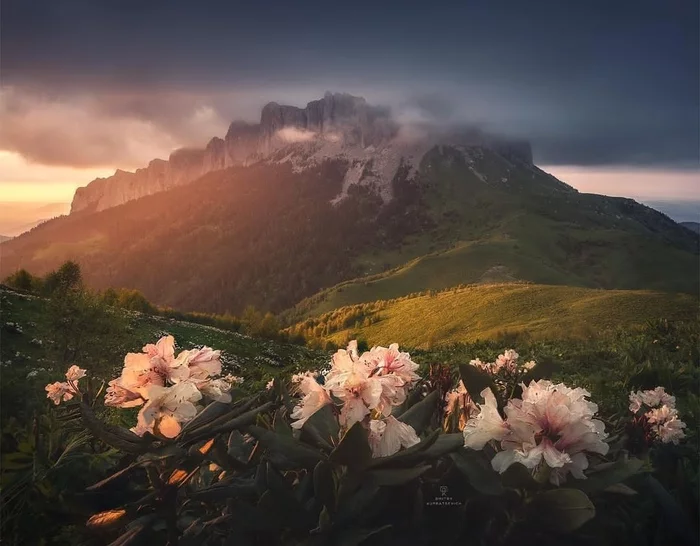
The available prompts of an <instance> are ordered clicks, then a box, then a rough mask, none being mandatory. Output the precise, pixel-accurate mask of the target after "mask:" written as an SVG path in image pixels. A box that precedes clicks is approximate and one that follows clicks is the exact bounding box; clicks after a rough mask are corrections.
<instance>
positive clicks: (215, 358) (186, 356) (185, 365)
mask: <svg viewBox="0 0 700 546" xmlns="http://www.w3.org/2000/svg"><path fill="white" fill-rule="evenodd" d="M170 367H171V368H174V369H176V370H179V371H178V372H176V373H174V374H173V379H174V382H177V381H182V380H184V379H187V378H188V377H192V378H193V379H198V380H202V379H207V378H209V377H212V376H215V375H219V374H220V373H221V351H214V350H213V349H211V348H210V347H202V348H201V349H192V350H191V351H182V352H181V353H180V354H179V355H178V356H177V359H175V361H174V362H173V365H171V366H170ZM185 370H186V372H185Z"/></svg>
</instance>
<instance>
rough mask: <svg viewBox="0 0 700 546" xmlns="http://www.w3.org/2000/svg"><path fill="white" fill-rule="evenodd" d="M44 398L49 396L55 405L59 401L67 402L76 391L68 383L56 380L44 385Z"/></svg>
mask: <svg viewBox="0 0 700 546" xmlns="http://www.w3.org/2000/svg"><path fill="white" fill-rule="evenodd" d="M44 390H45V391H46V398H49V399H50V400H51V401H52V402H53V403H54V404H56V405H57V406H58V405H59V404H60V403H61V402H68V400H70V399H72V398H73V395H74V394H75V393H76V391H75V389H73V387H72V386H71V385H69V384H68V383H65V382H63V383H61V382H59V381H56V382H55V383H51V384H50V385H46V388H45V389H44Z"/></svg>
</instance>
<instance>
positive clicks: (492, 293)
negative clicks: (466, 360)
mask: <svg viewBox="0 0 700 546" xmlns="http://www.w3.org/2000/svg"><path fill="white" fill-rule="evenodd" d="M341 311H342V310H341ZM375 313H378V315H379V317H380V320H379V321H378V322H376V323H374V324H371V325H368V326H364V327H361V328H359V329H355V328H349V329H346V330H342V331H340V332H335V333H333V334H331V335H329V336H328V339H331V340H333V341H335V342H336V343H339V344H342V343H343V342H344V341H345V340H346V339H347V337H348V336H350V335H353V336H354V335H359V336H361V337H363V338H365V339H366V340H367V341H368V343H369V344H370V345H372V344H375V343H385V342H386V340H392V341H396V342H398V343H400V344H403V345H407V346H410V347H428V346H429V345H431V344H432V343H435V342H440V343H450V342H471V341H474V340H477V339H493V338H497V337H499V336H503V335H504V334H514V333H527V334H528V335H529V336H531V337H532V338H533V339H571V338H583V337H587V336H589V335H591V334H599V333H603V332H605V331H609V330H613V329H616V328H620V327H621V328H630V327H633V326H636V325H641V324H644V323H645V322H646V321H648V320H654V319H660V318H666V319H672V320H693V319H694V318H695V317H696V313H697V299H696V298H694V297H693V296H690V295H686V294H666V293H660V292H651V291H623V290H595V289H588V288H578V287H566V286H542V285H529V284H507V285H483V286H470V287H466V288H461V289H454V290H450V291H445V292H441V293H438V294H436V295H434V296H429V295H421V296H417V297H411V298H402V299H398V300H393V301H390V302H388V303H387V304H386V305H384V306H382V308H381V309H378V310H377V311H375Z"/></svg>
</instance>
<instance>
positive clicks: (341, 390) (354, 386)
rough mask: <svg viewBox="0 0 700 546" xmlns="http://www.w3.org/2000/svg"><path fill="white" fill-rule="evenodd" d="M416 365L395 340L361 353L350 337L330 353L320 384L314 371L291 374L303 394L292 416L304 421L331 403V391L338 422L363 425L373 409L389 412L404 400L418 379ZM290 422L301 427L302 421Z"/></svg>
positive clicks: (383, 413)
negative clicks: (345, 343)
mask: <svg viewBox="0 0 700 546" xmlns="http://www.w3.org/2000/svg"><path fill="white" fill-rule="evenodd" d="M417 368H418V365H417V364H416V363H414V362H412V361H411V360H410V357H409V355H408V353H402V352H400V351H399V346H398V345H397V344H395V343H394V344H392V345H390V346H389V348H386V347H374V348H373V349H372V350H371V351H367V352H365V353H363V354H362V355H360V354H359V352H358V349H357V342H356V341H351V342H350V343H349V344H348V346H347V348H346V349H340V350H338V351H336V353H335V354H334V355H333V356H332V358H331V367H330V370H328V371H327V372H326V371H325V370H324V374H323V375H324V383H323V385H319V384H318V382H317V381H316V380H315V377H316V376H317V373H316V372H306V373H304V374H295V375H294V376H293V377H292V382H299V390H300V391H301V392H302V393H303V394H304V398H303V399H302V401H301V403H300V404H299V405H298V406H296V408H295V409H294V412H293V414H292V417H293V418H295V419H303V420H304V422H305V419H308V417H309V416H310V415H312V414H313V413H314V412H315V411H317V410H318V408H320V407H322V406H323V405H325V404H327V403H330V401H331V394H332V395H333V396H334V397H335V398H336V399H337V400H339V401H340V402H341V403H342V406H341V407H340V415H339V422H340V425H341V426H342V427H344V428H346V429H347V428H350V427H351V426H352V425H354V424H355V423H357V422H363V423H365V425H366V420H367V419H368V417H369V416H370V414H371V413H373V412H374V415H375V416H377V415H383V416H385V417H386V416H389V415H390V414H391V410H392V408H393V407H395V406H398V405H400V404H402V403H403V402H404V401H405V400H406V393H407V392H408V389H409V388H410V387H411V386H412V384H413V383H414V382H415V380H416V379H418V375H417V374H416V369H417ZM293 426H294V427H295V428H300V427H301V426H303V422H296V423H294V425H293Z"/></svg>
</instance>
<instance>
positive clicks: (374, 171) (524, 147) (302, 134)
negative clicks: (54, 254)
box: [71, 93, 532, 213]
mask: <svg viewBox="0 0 700 546" xmlns="http://www.w3.org/2000/svg"><path fill="white" fill-rule="evenodd" d="M402 129H403V128H402V127H399V125H398V124H397V123H395V122H394V121H393V120H392V118H391V115H390V112H389V110H388V109H384V108H380V107H375V106H371V105H369V104H367V102H366V101H365V99H364V98H362V97H355V96H352V95H349V94H346V93H326V94H325V96H324V97H323V98H322V99H319V100H315V101H312V102H310V103H308V104H307V105H306V107H305V108H298V107H295V106H286V105H281V104H278V103H276V102H271V103H268V104H267V105H265V107H264V108H263V109H262V112H261V115H260V123H257V124H251V123H245V122H241V121H236V122H233V123H232V124H231V126H230V127H229V129H228V132H227V133H226V136H225V137H224V138H223V139H222V138H218V137H215V138H212V139H211V140H210V141H209V143H208V144H207V146H206V147H205V148H204V149H191V148H190V149H180V150H176V151H175V152H173V153H172V154H171V155H170V157H169V158H168V160H167V161H164V160H161V159H155V160H153V161H151V162H150V163H149V165H148V166H147V167H145V168H143V169H138V170H136V172H134V173H130V172H126V171H122V170H117V172H115V173H114V175H112V176H111V177H109V178H98V179H96V180H93V181H92V182H90V183H89V184H88V185H87V186H86V187H83V188H78V190H77V191H76V192H75V196H74V197H73V202H72V204H71V213H78V212H94V211H100V210H104V209H107V208H110V207H114V206H117V205H120V204H122V203H125V202H127V201H130V200H132V199H138V198H140V197H144V196H146V195H150V194H153V193H157V192H161V191H164V190H167V189H170V188H172V187H175V186H180V185H183V184H188V183H190V182H193V181H194V180H196V179H197V178H199V177H200V176H202V175H204V174H206V173H209V172H212V171H217V170H222V169H226V168H228V167H232V166H247V165H250V164H253V163H256V162H260V161H267V162H291V163H292V166H293V168H294V169H304V168H306V167H308V166H309V165H311V164H314V163H317V162H319V161H323V160H325V159H328V158H344V159H347V160H348V164H349V167H348V172H347V175H346V181H345V182H346V183H345V187H344V191H343V194H341V195H339V196H338V198H339V199H340V198H342V197H343V195H344V193H345V191H346V190H347V187H349V186H350V185H351V184H355V183H365V184H372V185H374V186H376V187H378V189H379V191H380V194H381V195H382V197H383V198H384V199H385V200H388V199H391V181H392V179H393V178H394V175H395V174H396V172H397V170H398V168H399V166H400V165H401V164H402V163H403V164H407V165H408V166H409V167H410V168H416V167H417V166H418V164H419V163H420V160H421V158H422V157H423V155H424V154H425V153H426V152H427V151H428V150H429V149H430V148H431V147H433V146H435V145H437V144H449V143H461V144H469V145H475V144H479V145H485V146H489V147H491V148H493V149H494V150H496V151H497V152H498V153H499V154H501V155H503V157H505V158H506V159H509V160H511V159H512V160H517V161H524V162H526V163H530V164H531V163H532V151H531V149H530V144H529V143H527V142H516V141H512V140H509V139H497V138H494V137H487V136H486V135H482V134H479V133H476V132H473V131H472V132H467V133H455V132H445V131H438V132H430V131H428V132H425V131H423V130H422V129H421V130H419V131H414V132H413V133H412V132H411V131H410V130H408V131H405V130H402ZM300 151H302V152H303V153H299V152H300ZM368 166H371V168H369V167H368ZM366 167H367V168H366Z"/></svg>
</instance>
